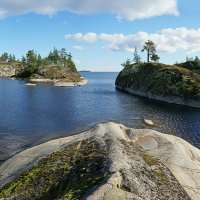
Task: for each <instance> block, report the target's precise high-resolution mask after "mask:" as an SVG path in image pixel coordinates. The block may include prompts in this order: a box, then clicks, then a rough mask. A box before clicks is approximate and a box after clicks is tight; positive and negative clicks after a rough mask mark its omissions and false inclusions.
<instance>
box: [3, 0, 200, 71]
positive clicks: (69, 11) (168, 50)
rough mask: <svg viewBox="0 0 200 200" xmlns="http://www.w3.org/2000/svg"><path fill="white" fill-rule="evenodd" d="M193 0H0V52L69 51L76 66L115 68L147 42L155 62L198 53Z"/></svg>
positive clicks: (197, 14) (199, 29) (170, 61)
mask: <svg viewBox="0 0 200 200" xmlns="http://www.w3.org/2000/svg"><path fill="white" fill-rule="evenodd" d="M199 8H200V1H199V0H139V1H138V0H109V1H108V0H0V54H1V53H3V52H8V53H11V54H15V55H16V57H17V58H21V57H22V55H25V54H26V52H27V51H28V50H31V49H34V50H35V51H36V52H37V53H40V54H41V55H42V56H46V55H47V54H48V53H49V51H50V50H52V49H53V48H54V47H56V48H58V49H61V48H66V49H67V51H68V52H71V54H72V56H73V60H74V62H75V63H76V66H77V68H78V69H79V70H91V71H120V70H121V69H122V66H121V63H123V62H124V61H125V60H126V59H127V58H129V59H131V60H132V59H133V52H134V49H135V47H137V49H138V52H139V54H140V56H141V57H142V60H143V61H145V60H146V54H145V53H142V52H140V50H141V49H142V47H143V44H144V43H145V42H146V41H147V40H152V41H153V42H154V43H155V44H156V45H157V53H158V55H159V56H160V58H161V59H160V62H162V63H167V64H173V63H175V62H183V61H185V59H186V57H194V56H196V55H197V56H199V57H200V25H199V19H200V12H199Z"/></svg>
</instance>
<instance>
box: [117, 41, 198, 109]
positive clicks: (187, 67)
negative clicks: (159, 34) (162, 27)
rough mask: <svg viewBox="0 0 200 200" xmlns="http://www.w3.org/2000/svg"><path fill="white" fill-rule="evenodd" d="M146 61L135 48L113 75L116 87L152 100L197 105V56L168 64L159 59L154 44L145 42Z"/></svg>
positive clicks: (143, 50)
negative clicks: (132, 56)
mask: <svg viewBox="0 0 200 200" xmlns="http://www.w3.org/2000/svg"><path fill="white" fill-rule="evenodd" d="M141 51H142V52H146V53H147V62H142V61H141V57H140V55H139V54H138V50H137V48H135V52H134V59H133V61H131V60H130V59H127V61H126V62H125V63H123V64H122V66H123V67H124V69H123V70H122V71H121V72H120V73H119V75H118V77H117V79H116V82H115V84H116V88H117V89H119V90H121V91H125V92H128V93H131V94H134V95H139V96H143V97H147V98H149V99H153V100H159V101H163V102H168V103H173V104H179V105H185V106H191V107H196V108H200V59H199V58H198V57H195V58H186V62H183V63H176V64H174V65H167V64H162V63H159V62H158V61H159V59H160V58H159V56H158V55H157V54H156V45H155V44H154V43H153V42H152V41H147V42H146V43H145V44H144V47H143V49H142V50H141Z"/></svg>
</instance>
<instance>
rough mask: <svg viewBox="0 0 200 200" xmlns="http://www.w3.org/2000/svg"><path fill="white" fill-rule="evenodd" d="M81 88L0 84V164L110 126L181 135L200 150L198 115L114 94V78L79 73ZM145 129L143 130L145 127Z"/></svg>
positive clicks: (0, 81)
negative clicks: (65, 138)
mask: <svg viewBox="0 0 200 200" xmlns="http://www.w3.org/2000/svg"><path fill="white" fill-rule="evenodd" d="M83 76H84V77H85V78H86V79H88V81H89V83H88V85H86V86H83V87H75V88H57V87H53V86H51V85H48V84H38V85H37V86H36V87H28V86H25V85H24V83H25V82H24V81H18V80H7V79H0V91H1V93H0V112H1V114H0V138H1V140H0V160H2V161H3V160H5V159H6V158H8V157H10V156H11V155H13V154H15V153H16V152H19V151H21V150H23V149H25V148H27V147H29V146H33V145H36V144H39V143H41V142H44V141H47V140H50V139H53V138H58V137H63V136H68V135H71V134H75V133H79V132H81V131H83V130H87V129H89V128H90V127H92V126H94V125H95V124H96V123H100V122H106V121H115V122H120V123H123V124H125V125H127V126H131V127H138V128H145V125H144V124H143V121H142V119H143V118H147V119H151V120H153V121H154V122H155V124H156V126H155V127H154V129H156V130H160V131H162V132H165V133H170V134H174V135H177V136H181V137H182V138H184V139H186V140H188V141H189V142H191V143H193V144H194V145H196V146H197V147H198V148H200V120H199V119H200V110H199V109H192V108H186V107H181V106H173V105H169V104H165V103H160V102H155V101H149V100H147V99H144V98H141V97H136V96H132V95H129V94H125V93H121V92H119V91H117V90H115V86H114V82H115V78H116V76H117V73H83ZM148 128H149V127H148Z"/></svg>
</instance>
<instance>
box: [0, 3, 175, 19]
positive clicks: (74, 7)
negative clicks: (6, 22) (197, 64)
mask: <svg viewBox="0 0 200 200" xmlns="http://www.w3.org/2000/svg"><path fill="white" fill-rule="evenodd" d="M177 1H178V0H140V1H138V0H109V1H108V0H0V18H4V17H6V16H11V15H22V14H27V13H30V12H32V13H38V14H44V15H53V14H55V13H57V12H60V11H67V12H71V13H78V14H92V13H110V14H114V15H116V16H120V18H126V19H128V20H135V19H145V18H149V17H154V16H161V15H178V10H177Z"/></svg>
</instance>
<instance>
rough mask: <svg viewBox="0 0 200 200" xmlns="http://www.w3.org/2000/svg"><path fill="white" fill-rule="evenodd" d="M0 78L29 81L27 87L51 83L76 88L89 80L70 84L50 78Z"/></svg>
mask: <svg viewBox="0 0 200 200" xmlns="http://www.w3.org/2000/svg"><path fill="white" fill-rule="evenodd" d="M0 78H5V79H8V80H24V81H27V83H26V84H25V85H26V86H35V85H36V83H51V84H53V86H55V87H76V86H84V85H86V84H87V83H88V80H86V79H84V78H83V77H81V80H80V81H75V82H68V81H64V80H62V79H57V80H56V79H48V78H15V77H8V76H2V77H0Z"/></svg>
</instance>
